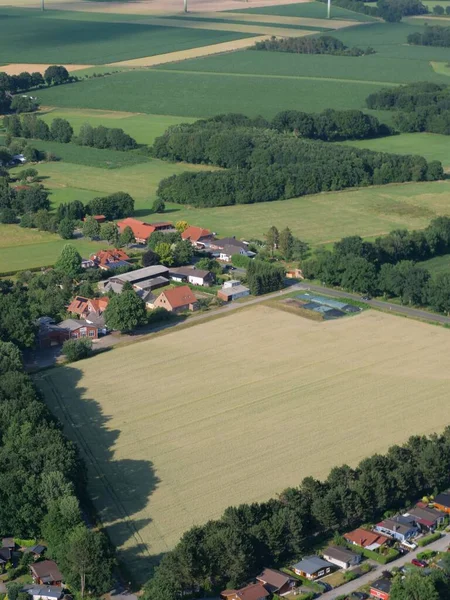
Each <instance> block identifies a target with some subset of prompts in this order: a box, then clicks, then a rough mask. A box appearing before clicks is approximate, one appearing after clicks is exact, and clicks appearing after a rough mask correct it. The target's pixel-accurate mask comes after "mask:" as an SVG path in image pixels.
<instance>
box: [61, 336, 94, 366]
mask: <svg viewBox="0 0 450 600" xmlns="http://www.w3.org/2000/svg"><path fill="white" fill-rule="evenodd" d="M62 351H63V354H65V356H66V358H67V360H68V362H76V361H77V360H82V359H83V358H88V357H89V356H90V355H91V354H92V340H90V339H89V338H81V339H79V340H67V341H66V342H64V344H63V347H62Z"/></svg>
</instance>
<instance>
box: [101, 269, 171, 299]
mask: <svg viewBox="0 0 450 600" xmlns="http://www.w3.org/2000/svg"><path fill="white" fill-rule="evenodd" d="M126 282H129V283H131V285H132V286H133V287H134V289H135V290H154V289H157V288H158V287H163V286H164V285H167V284H168V283H169V269H168V268H167V267H164V266H163V265H154V266H152V267H144V268H142V269H137V270H136V271H130V272H129V273H123V274H122V275H114V276H113V277H110V278H109V279H107V280H106V281H104V282H100V283H99V288H100V289H101V290H102V291H104V292H105V293H106V292H109V291H113V292H115V293H116V294H120V293H121V292H122V287H123V285H124V284H125V283H126Z"/></svg>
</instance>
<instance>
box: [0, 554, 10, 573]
mask: <svg viewBox="0 0 450 600" xmlns="http://www.w3.org/2000/svg"><path fill="white" fill-rule="evenodd" d="M11 556H12V552H11V549H10V548H0V573H3V571H4V569H5V567H6V565H7V564H8V562H9V561H10V560H11Z"/></svg>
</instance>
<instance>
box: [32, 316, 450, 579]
mask: <svg viewBox="0 0 450 600" xmlns="http://www.w3.org/2000/svg"><path fill="white" fill-rule="evenodd" d="M449 353H450V333H449V332H448V331H447V330H445V329H443V328H438V327H433V326H430V325H427V324H424V323H420V322H416V321H412V320H407V319H403V318H399V317H395V316H393V315H387V314H383V313H379V312H374V311H367V312H364V313H362V314H360V315H358V316H355V317H348V318H344V319H340V320H337V321H331V322H326V323H316V322H313V321H310V320H307V319H303V318H301V317H298V316H296V315H292V314H290V313H286V312H283V311H280V310H277V309H275V308H269V307H265V306H258V307H253V308H250V307H249V308H247V309H244V310H242V311H239V312H238V313H234V314H233V315H229V316H226V317H223V318H220V319H216V320H212V321H209V322H205V323H203V324H198V325H196V326H193V327H190V328H186V329H184V330H180V331H176V332H172V333H168V334H166V335H162V336H159V337H156V338H154V339H150V340H147V341H144V342H140V343H136V344H132V345H129V346H127V347H123V348H118V349H115V350H113V351H111V352H107V353H105V354H102V355H99V356H98V357H96V358H92V359H90V360H87V361H82V362H79V363H76V364H74V365H72V366H67V367H63V368H56V369H53V370H51V371H47V372H45V373H43V374H41V375H40V376H39V377H38V379H37V383H38V385H39V386H40V387H41V389H42V391H43V392H44V394H45V397H46V399H47V402H48V404H49V406H50V408H51V410H52V412H53V413H54V414H55V415H57V416H58V418H59V419H60V420H61V421H62V422H63V423H64V425H65V427H66V430H67V433H68V434H69V436H71V437H72V438H73V439H74V440H76V441H77V442H78V443H79V444H80V447H81V449H82V453H83V456H84V458H85V460H86V462H87V465H88V469H89V478H90V480H89V487H90V493H91V496H92V498H93V501H94V503H95V505H96V507H97V509H98V511H99V514H100V516H101V518H102V519H103V521H104V522H105V523H106V524H107V525H108V528H109V534H110V536H111V539H112V541H113V542H114V543H115V544H117V545H118V546H119V547H120V551H121V553H122V558H123V559H124V560H125V561H127V562H128V567H129V568H130V570H131V572H133V573H134V575H135V576H137V578H139V575H140V574H141V576H142V575H143V576H144V578H145V574H146V571H147V568H148V565H149V560H150V558H151V557H152V556H153V555H158V554H159V553H161V552H164V551H166V550H168V549H169V548H171V547H173V545H174V544H175V543H176V542H177V540H178V539H179V537H180V535H181V534H182V533H183V532H184V531H185V530H186V529H188V528H189V527H190V526H191V525H192V524H194V523H202V522H205V521H206V520H207V519H210V518H214V517H218V516H219V515H220V514H221V512H222V511H223V510H224V509H225V508H226V507H227V506H229V505H231V504H238V503H241V502H251V501H255V500H263V499H267V498H270V497H271V496H274V495H276V494H277V492H280V491H281V490H283V489H284V488H285V487H286V486H295V485H297V484H299V483H300V482H301V480H302V478H303V477H305V476H307V475H313V476H316V477H323V476H325V475H326V474H327V473H328V471H329V469H330V467H332V466H334V465H337V464H341V463H343V462H346V463H349V464H351V465H354V464H355V463H357V462H358V461H359V460H360V459H362V458H363V457H364V456H367V455H370V454H372V453H374V452H376V451H380V452H384V451H385V450H386V449H387V448H388V446H390V445H392V444H394V443H401V442H404V441H405V440H406V439H407V438H408V437H409V436H410V435H412V434H418V433H423V434H425V433H431V432H433V431H436V430H442V429H443V427H444V426H445V425H446V424H448V422H449V421H450V410H449V409H448V408H446V404H445V403H443V402H442V400H443V399H444V398H446V397H447V396H448V395H449V394H450V372H449V369H448V356H449Z"/></svg>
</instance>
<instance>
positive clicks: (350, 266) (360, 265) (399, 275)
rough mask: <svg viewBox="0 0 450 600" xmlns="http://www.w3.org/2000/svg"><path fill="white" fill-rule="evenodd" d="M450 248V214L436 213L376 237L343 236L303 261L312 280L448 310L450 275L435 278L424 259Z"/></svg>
mask: <svg viewBox="0 0 450 600" xmlns="http://www.w3.org/2000/svg"><path fill="white" fill-rule="evenodd" d="M448 253H450V218H449V217H438V218H436V219H434V220H433V221H432V222H431V223H430V225H429V226H428V227H427V228H426V229H424V230H420V231H411V232H409V231H407V230H397V231H393V232H391V233H390V234H389V235H387V236H383V237H379V238H377V239H376V240H375V241H374V242H365V241H363V240H362V239H361V238H360V237H358V236H353V237H348V238H344V239H342V240H341V241H340V242H337V243H335V244H334V247H333V251H327V250H326V251H323V250H319V251H317V252H316V253H315V255H314V256H313V257H312V258H310V259H308V260H306V261H304V262H303V264H302V268H303V274H304V276H305V277H306V278H308V279H320V280H321V281H323V282H324V283H325V284H327V285H337V286H342V287H343V288H345V289H348V290H351V291H356V292H369V293H377V294H383V295H384V296H385V297H391V298H392V297H398V298H400V300H401V302H402V303H403V304H415V305H420V306H428V307H430V308H432V309H433V310H436V311H438V312H444V313H449V312H450V276H449V275H448V274H447V273H441V274H439V275H437V276H436V277H435V278H431V276H430V273H429V272H428V271H427V270H426V269H425V268H423V267H422V266H421V265H420V261H424V260H427V259H429V258H432V257H434V256H439V255H443V254H448Z"/></svg>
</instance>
